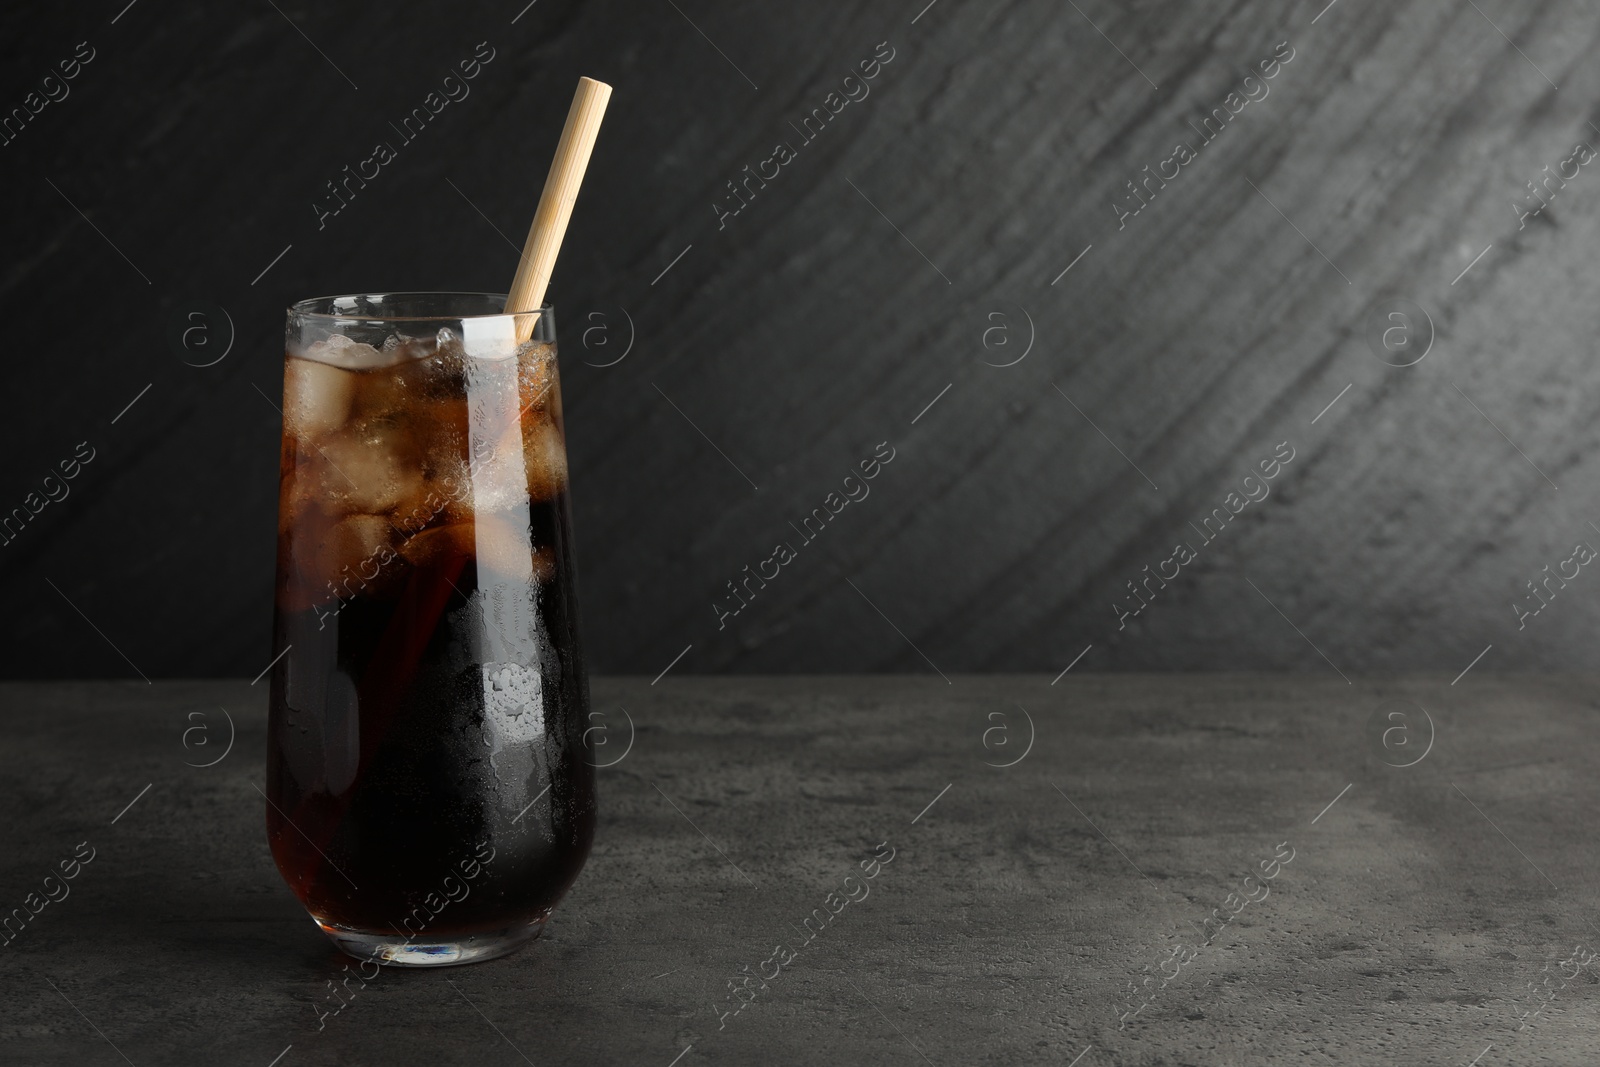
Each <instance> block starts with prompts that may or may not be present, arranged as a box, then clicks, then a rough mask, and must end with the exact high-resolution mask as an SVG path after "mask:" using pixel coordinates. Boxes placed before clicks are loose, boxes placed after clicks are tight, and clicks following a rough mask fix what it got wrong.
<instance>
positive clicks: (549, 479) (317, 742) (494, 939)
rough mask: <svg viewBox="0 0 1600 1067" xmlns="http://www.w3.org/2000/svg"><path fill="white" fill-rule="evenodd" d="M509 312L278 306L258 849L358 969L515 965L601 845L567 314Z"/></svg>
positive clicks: (493, 299)
mask: <svg viewBox="0 0 1600 1067" xmlns="http://www.w3.org/2000/svg"><path fill="white" fill-rule="evenodd" d="M504 302H505V297H504V296H497V295H494V294H488V293H380V294H373V295H367V296H337V297H322V298H318V299H314V300H305V301H302V302H300V303H298V304H296V305H294V306H293V307H291V308H290V309H289V324H288V331H287V355H286V357H285V360H284V386H283V450H282V461H281V476H280V477H281V481H280V490H279V498H278V576H277V589H276V591H277V610H276V615H275V621H274V624H273V646H274V647H273V653H274V655H275V656H277V659H276V660H275V662H274V664H273V667H272V692H271V715H270V719H269V725H268V742H267V790H266V792H267V801H268V803H267V812H266V817H267V836H268V838H269V840H270V841H271V844H272V854H273V858H274V859H275V860H276V861H277V864H278V870H279V871H280V872H281V873H282V874H283V877H284V878H285V880H286V881H287V882H288V883H289V886H290V888H291V889H293V890H294V893H295V895H296V896H297V897H299V898H300V902H301V903H302V904H304V905H305V907H306V910H307V911H309V912H310V913H311V917H312V918H313V919H315V920H316V922H317V925H318V926H320V927H321V928H322V929H323V931H324V932H325V933H326V934H327V935H328V936H329V937H330V938H332V940H333V942H334V944H336V945H337V946H339V947H340V948H341V949H343V950H344V951H346V952H348V953H350V954H351V955H354V956H357V957H359V958H361V959H363V960H367V959H372V960H376V961H378V962H381V963H391V964H401V965H412V966H427V965H437V964H451V963H468V962H471V961H473V960H483V959H490V958H493V957H495V956H500V955H504V954H505V953H507V952H510V951H512V950H513V949H515V948H517V947H518V946H519V945H521V944H523V943H525V942H527V941H529V940H531V939H532V938H534V937H536V936H538V934H539V932H540V930H541V929H542V928H543V925H544V922H545V920H546V919H547V918H548V917H549V915H550V911H551V909H552V908H553V907H554V906H555V904H556V902H557V901H558V900H560V898H561V897H562V895H563V894H564V893H565V892H566V890H567V888H568V887H569V886H570V885H571V884H572V882H573V880H574V879H575V878H576V877H577V875H578V871H579V870H580V869H581V868H582V867H583V863H584V860H585V858H586V857H587V856H588V853H589V845H590V842H591V841H592V839H593V837H594V826H595V795H594V766H593V764H592V762H591V760H590V759H588V758H586V753H585V750H584V746H583V740H582V739H583V732H584V716H585V713H586V712H587V709H588V682H587V678H586V676H585V674H584V668H583V655H582V651H581V649H580V647H579V643H578V617H577V605H576V602H575V593H574V580H573V563H572V533H571V528H570V520H569V517H568V509H567V462H566V446H565V443H564V438H563V428H562V418H561V391H560V385H559V382H558V379H557V374H556V348H555V340H556V338H555V324H554V316H553V313H552V311H551V309H550V308H548V307H546V308H544V309H543V311H542V312H540V313H539V314H538V315H537V317H535V316H534V315H504V314H501V308H502V307H503V306H504ZM519 327H520V328H521V333H520V334H519V332H518V331H519ZM530 332H531V335H532V336H531V339H529V340H525V341H520V342H519V336H522V337H526V336H527V335H528V334H529V333H530Z"/></svg>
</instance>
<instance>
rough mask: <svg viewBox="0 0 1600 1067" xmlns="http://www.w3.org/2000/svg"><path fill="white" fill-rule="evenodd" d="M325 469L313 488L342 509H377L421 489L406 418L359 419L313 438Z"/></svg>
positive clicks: (375, 512)
mask: <svg viewBox="0 0 1600 1067" xmlns="http://www.w3.org/2000/svg"><path fill="white" fill-rule="evenodd" d="M317 452H318V453H319V454H320V455H321V457H322V459H323V461H324V464H325V469H323V470H322V471H320V472H319V473H320V485H319V486H318V492H319V493H320V494H322V495H323V498H324V499H325V500H327V501H329V502H331V503H332V504H334V505H335V509H336V510H338V511H341V512H346V513H349V512H361V513H365V514H367V515H380V514H382V513H384V512H387V511H390V510H392V509H393V508H394V507H395V505H397V504H398V503H399V502H400V501H401V500H402V499H404V498H408V497H412V496H415V495H416V494H417V493H418V492H419V491H420V489H421V483H422V480H423V470H422V464H421V457H420V456H418V454H417V450H416V445H415V442H414V441H413V440H412V437H411V434H410V433H409V431H408V429H407V427H406V425H405V422H404V421H403V420H401V419H399V418H396V417H393V416H378V417H374V418H371V419H363V420H361V421H360V422H358V423H355V424H353V425H351V426H347V427H345V428H344V429H343V430H340V431H338V432H337V433H334V434H331V435H329V436H328V437H326V438H324V439H322V440H321V441H319V442H318V443H317Z"/></svg>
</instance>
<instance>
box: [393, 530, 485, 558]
mask: <svg viewBox="0 0 1600 1067" xmlns="http://www.w3.org/2000/svg"><path fill="white" fill-rule="evenodd" d="M474 547H475V542H474V534H473V524H472V523H470V522H457V523H451V524H450V525H448V526H433V527H430V528H428V529H426V530H423V531H422V532H421V533H419V534H417V535H415V536H413V537H411V538H410V539H408V540H407V541H406V543H405V544H403V545H401V546H400V555H402V556H404V557H405V559H406V561H407V562H409V563H412V564H414V565H416V566H418V567H436V566H439V565H440V564H442V563H444V562H445V561H447V560H449V559H453V558H457V557H459V558H463V559H471V558H472V556H473V552H474Z"/></svg>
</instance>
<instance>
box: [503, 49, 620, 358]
mask: <svg viewBox="0 0 1600 1067" xmlns="http://www.w3.org/2000/svg"><path fill="white" fill-rule="evenodd" d="M610 99H611V86H609V85H607V84H606V83H605V82H598V81H595V80H594V79H593V78H579V79H578V91H577V93H575V94H574V95H573V97H572V110H570V111H568V112H567V125H566V127H565V128H563V129H562V131H561V141H560V142H559V143H558V144H557V145H556V158H555V159H554V160H553V161H552V162H551V164H550V173H549V175H548V176H547V177H546V178H545V180H544V193H543V194H542V195H541V196H540V197H539V208H538V210H537V211H535V212H534V213H533V225H531V226H529V227H528V240H527V242H526V243H525V244H524V245H523V246H522V259H521V260H520V261H519V262H518V264H517V276H516V277H515V278H513V279H512V281H511V292H510V295H508V296H507V297H506V307H505V312H506V314H508V315H511V314H518V313H522V312H529V311H535V312H536V311H538V310H539V309H540V308H541V307H543V306H544V291H545V289H546V287H548V286H549V284H550V272H551V271H553V270H555V266H556V255H557V253H559V252H560V251H561V239H562V238H563V237H565V236H566V235H567V222H568V221H569V220H570V219H571V218H572V205H573V204H574V203H575V202H576V201H577V199H578V186H580V185H582V184H583V172H584V171H585V170H586V169H588V166H589V154H590V153H591V152H592V151H594V142H595V138H596V137H598V136H599V135H600V120H601V119H602V118H604V117H605V113H606V102H607V101H608V100H610ZM538 321H539V319H538V316H537V315H526V316H524V317H523V318H522V319H519V320H518V323H517V341H518V342H519V343H520V342H523V341H526V340H527V339H528V338H529V337H531V336H532V335H533V327H534V325H535V324H536V323H537V322H538Z"/></svg>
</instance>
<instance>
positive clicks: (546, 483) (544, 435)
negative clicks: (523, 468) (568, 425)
mask: <svg viewBox="0 0 1600 1067" xmlns="http://www.w3.org/2000/svg"><path fill="white" fill-rule="evenodd" d="M522 456H523V462H524V463H525V464H527V470H528V499H529V500H530V501H540V500H550V499H552V498H554V497H555V495H556V494H557V493H559V492H561V490H562V489H564V488H566V484H567V446H566V443H565V442H564V441H562V439H561V431H560V430H558V429H557V428H556V426H555V423H553V422H550V421H547V420H545V419H540V420H538V421H534V420H532V419H531V418H530V417H528V416H524V417H523V420H522Z"/></svg>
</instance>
